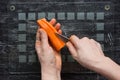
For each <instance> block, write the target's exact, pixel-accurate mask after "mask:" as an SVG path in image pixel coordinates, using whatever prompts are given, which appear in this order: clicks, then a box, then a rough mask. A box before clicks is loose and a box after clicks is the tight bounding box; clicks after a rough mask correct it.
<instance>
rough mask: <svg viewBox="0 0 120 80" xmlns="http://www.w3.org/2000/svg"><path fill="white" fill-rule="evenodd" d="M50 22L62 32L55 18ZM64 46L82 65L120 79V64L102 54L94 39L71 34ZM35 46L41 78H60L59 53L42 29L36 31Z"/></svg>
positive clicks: (106, 75)
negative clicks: (80, 37)
mask: <svg viewBox="0 0 120 80" xmlns="http://www.w3.org/2000/svg"><path fill="white" fill-rule="evenodd" d="M50 23H51V24H52V25H53V26H55V28H56V30H57V31H58V32H59V34H61V33H62V31H61V30H60V24H59V23H57V24H56V20H55V19H52V20H51V21H50ZM66 46H67V47H68V49H69V51H70V53H71V55H72V57H73V58H74V59H75V60H76V61H77V62H78V63H79V64H81V65H82V66H84V67H86V68H88V69H90V70H93V71H95V72H97V73H99V74H101V75H103V76H105V77H106V78H108V79H110V80H120V66H119V65H118V64H116V63H115V62H114V61H112V60H111V59H110V58H109V57H106V56H105V55H104V53H103V51H102V49H101V45H100V44H99V43H98V42H96V41H95V40H93V39H88V38H87V37H84V38H82V39H79V38H78V37H77V36H75V35H72V36H71V37H70V39H69V42H67V43H66ZM35 47H36V51H37V54H38V59H39V61H40V63H41V73H42V80H60V79H61V77H60V72H61V62H62V61H61V55H60V53H59V52H57V51H55V50H54V49H53V48H52V46H51V45H50V44H49V41H48V37H47V34H46V32H45V31H44V30H42V29H38V31H37V36H36V46H35Z"/></svg>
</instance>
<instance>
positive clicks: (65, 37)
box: [55, 33, 69, 43]
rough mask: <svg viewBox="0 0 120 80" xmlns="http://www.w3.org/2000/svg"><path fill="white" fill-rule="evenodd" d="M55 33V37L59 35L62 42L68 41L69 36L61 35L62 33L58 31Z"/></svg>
mask: <svg viewBox="0 0 120 80" xmlns="http://www.w3.org/2000/svg"><path fill="white" fill-rule="evenodd" d="M55 35H56V36H57V37H59V38H60V39H61V40H62V41H63V42H65V43H66V42H68V41H69V38H68V37H67V36H64V35H62V34H58V33H55Z"/></svg>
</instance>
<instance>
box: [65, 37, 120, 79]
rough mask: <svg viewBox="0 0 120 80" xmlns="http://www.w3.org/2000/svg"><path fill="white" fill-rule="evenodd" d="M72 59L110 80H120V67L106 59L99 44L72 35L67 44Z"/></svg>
mask: <svg viewBox="0 0 120 80" xmlns="http://www.w3.org/2000/svg"><path fill="white" fill-rule="evenodd" d="M66 46H67V47H68V49H69V51H70V53H71V55H72V57H73V58H74V59H75V60H76V61H77V62H78V63H79V64H81V65H82V66H84V67H86V68H88V69H90V70H93V71H95V72H97V73H99V74H101V75H103V76H105V77H106V78H108V79H110V80H120V66H119V65H118V64H116V63H115V62H114V61H112V60H111V59H110V58H109V57H106V56H105V55H104V53H103V51H102V49H101V46H100V44H99V43H98V42H96V41H95V40H93V39H88V38H87V37H84V38H82V39H79V38H78V37H77V36H75V35H72V36H71V37H70V41H69V42H68V43H67V44H66Z"/></svg>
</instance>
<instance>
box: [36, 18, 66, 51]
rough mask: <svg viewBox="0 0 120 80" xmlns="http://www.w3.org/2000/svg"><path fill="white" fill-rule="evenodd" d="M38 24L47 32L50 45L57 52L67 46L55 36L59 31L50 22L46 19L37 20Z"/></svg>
mask: <svg viewBox="0 0 120 80" xmlns="http://www.w3.org/2000/svg"><path fill="white" fill-rule="evenodd" d="M37 23H38V25H39V27H41V28H42V29H44V30H45V31H46V33H47V35H48V38H49V40H50V43H51V45H52V46H53V47H54V48H55V50H57V51H60V50H61V48H63V47H64V46H65V43H64V42H63V41H62V40H61V39H60V38H58V37H57V36H56V35H55V33H58V32H57V30H56V29H55V28H54V27H53V26H52V25H51V24H50V23H49V22H47V21H46V19H45V18H43V19H40V20H37Z"/></svg>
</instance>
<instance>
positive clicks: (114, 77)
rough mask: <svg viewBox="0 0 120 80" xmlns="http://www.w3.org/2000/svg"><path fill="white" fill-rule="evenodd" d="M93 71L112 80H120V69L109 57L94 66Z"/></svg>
mask: <svg viewBox="0 0 120 80" xmlns="http://www.w3.org/2000/svg"><path fill="white" fill-rule="evenodd" d="M93 70H94V71H95V72H97V73H99V74H101V75H103V76H105V77H106V78H108V79H110V80H120V67H119V66H118V65H117V64H116V63H115V62H113V61H112V60H111V59H110V58H109V57H104V58H103V59H102V60H101V61H100V62H98V63H97V64H96V65H94V68H93Z"/></svg>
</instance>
